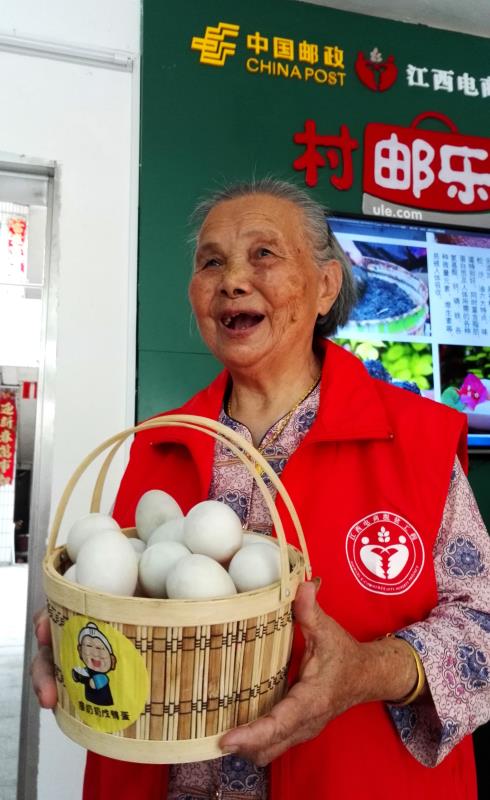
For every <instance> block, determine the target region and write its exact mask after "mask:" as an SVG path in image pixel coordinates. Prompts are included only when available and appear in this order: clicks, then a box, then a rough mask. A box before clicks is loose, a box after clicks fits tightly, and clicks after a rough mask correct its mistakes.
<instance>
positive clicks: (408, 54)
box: [139, 0, 490, 352]
mask: <svg viewBox="0 0 490 800" xmlns="http://www.w3.org/2000/svg"><path fill="white" fill-rule="evenodd" d="M219 21H225V22H230V23H235V24H238V25H240V37H239V39H237V42H238V48H237V52H236V54H235V55H234V56H231V57H229V58H228V59H227V61H226V63H225V64H224V66H223V67H219V68H218V67H213V66H209V65H205V64H200V63H199V55H200V54H199V52H197V51H195V50H191V48H190V44H191V41H192V38H193V36H202V35H203V33H204V31H205V28H206V26H208V25H217V24H218V22H219ZM143 29H144V44H143V87H142V151H141V160H142V169H141V218H140V223H141V228H140V322H139V346H140V347H141V348H142V349H154V348H155V347H158V348H161V349H166V350H176V351H181V352H185V351H187V350H191V351H196V350H197V351H204V348H203V346H202V344H201V343H200V341H199V338H198V336H197V335H196V334H195V333H190V332H189V326H188V303H187V300H186V289H187V282H188V276H189V269H190V262H191V255H190V252H191V251H190V248H189V246H188V244H187V240H188V237H189V234H190V229H189V226H188V219H189V215H190V213H191V211H192V209H193V207H194V205H195V203H196V201H197V199H198V198H199V197H201V196H202V195H203V193H205V192H207V191H209V190H212V189H213V188H215V187H217V186H218V185H220V184H221V183H222V182H223V181H231V180H236V179H240V178H242V179H243V178H251V177H252V176H254V175H256V176H259V177H260V176H263V175H265V174H267V173H273V174H275V175H277V176H279V177H283V178H287V179H293V180H296V181H298V182H299V183H300V184H304V176H303V173H297V172H295V171H294V170H293V167H292V163H293V161H294V159H295V158H296V157H298V156H299V155H300V154H301V153H302V148H301V147H300V146H298V145H296V144H294V142H293V140H292V136H293V134H294V133H295V132H297V131H302V130H303V125H304V121H305V120H306V119H307V118H313V119H315V120H316V122H317V129H318V131H319V132H321V133H324V134H327V133H328V134H332V135H335V134H338V132H339V126H340V125H341V124H342V123H345V124H347V125H348V127H349V130H350V132H351V135H352V136H355V137H356V138H357V139H358V140H359V143H360V147H359V149H358V150H357V151H355V152H354V154H353V161H354V177H355V180H354V185H353V187H352V189H351V190H350V191H344V192H342V191H338V190H336V189H334V188H333V187H332V185H331V184H330V181H329V173H328V170H327V169H324V170H321V171H320V180H319V183H318V186H317V187H316V188H315V189H313V190H312V193H313V195H314V196H315V197H316V198H317V199H319V200H320V201H321V202H323V203H325V204H326V205H328V206H329V207H331V208H332V209H333V210H335V211H337V212H352V213H359V212H360V210H361V178H362V136H363V130H364V126H365V125H366V123H368V122H386V123H394V124H399V125H402V126H406V125H409V124H410V122H411V121H412V119H413V118H414V117H415V116H416V115H417V114H419V113H420V112H423V111H428V110H437V111H439V112H443V113H445V114H448V115H449V116H450V117H451V118H453V119H454V121H455V122H456V124H457V125H458V126H459V127H460V129H461V130H462V131H464V132H468V133H473V134H477V133H482V132H483V133H485V132H486V131H487V130H488V128H489V127H490V99H488V100H487V102H486V103H485V102H484V101H483V100H482V99H475V98H472V97H466V96H465V95H464V94H463V93H462V92H453V93H452V94H449V93H447V92H444V91H439V92H434V91H432V90H430V91H429V90H427V89H416V88H410V87H408V85H407V81H406V78H405V75H404V71H405V69H406V65H407V63H413V64H416V65H425V66H427V67H428V68H431V67H438V68H444V69H453V70H455V72H466V71H468V70H469V71H470V72H472V73H474V74H476V75H487V74H488V71H489V67H488V57H487V56H488V40H486V39H478V38H476V37H465V36H462V35H459V34H454V33H448V32H444V31H438V30H434V29H430V28H425V27H422V26H414V25H408V24H401V23H396V22H392V21H386V20H380V19H375V18H373V17H367V16H363V15H358V14H349V13H346V12H341V11H334V10H332V9H326V8H320V7H318V6H313V5H308V4H305V3H299V2H289V1H288V0H282V1H279V0H268V1H267V2H266V3H265V2H263V1H262V0H248V2H246V3H244V2H230V1H229V0H180V2H179V3H178V4H173V5H172V6H171V7H169V6H168V4H166V3H162V2H160V0H146V2H145V3H144V21H143ZM255 31H259V32H261V33H262V34H264V35H267V36H269V37H270V38H272V36H274V35H275V36H281V37H285V38H291V39H293V40H294V41H295V43H298V42H299V41H301V40H306V41H311V42H318V43H319V44H322V43H325V44H332V45H338V46H339V47H341V48H342V49H343V50H344V53H345V73H346V76H345V86H344V87H343V88H342V87H340V86H331V87H329V86H326V85H319V84H316V83H314V82H313V81H309V82H307V83H305V82H304V80H302V81H300V80H295V79H285V78H276V77H272V76H267V75H254V74H250V73H249V72H247V71H246V69H245V60H246V58H247V56H250V55H252V56H253V55H254V54H253V53H252V52H251V51H247V50H246V47H245V39H246V34H247V33H254V32H255ZM468 42H471V52H469V48H468ZM374 46H376V47H378V48H379V49H380V50H381V52H382V53H383V54H384V55H385V56H387V55H389V54H391V53H394V54H395V56H396V61H397V64H398V65H399V70H400V73H399V77H398V80H397V82H396V84H395V85H394V86H393V88H392V89H390V90H389V91H387V92H372V91H370V90H368V89H367V88H366V87H365V86H363V85H362V84H361V82H360V81H359V80H358V78H357V77H356V75H355V73H354V68H353V66H354V62H355V59H356V56H357V53H358V51H359V50H362V51H363V52H369V51H370V50H371V49H372V48H373V47H374ZM262 55H263V54H262Z"/></svg>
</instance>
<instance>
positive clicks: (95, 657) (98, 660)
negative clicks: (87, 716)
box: [71, 622, 117, 706]
mask: <svg viewBox="0 0 490 800" xmlns="http://www.w3.org/2000/svg"><path fill="white" fill-rule="evenodd" d="M78 653H79V655H80V658H81V660H82V661H83V663H84V666H83V667H75V668H74V669H72V671H71V674H72V678H73V680H74V681H75V682H76V683H83V685H84V686H85V699H86V700H88V701H89V702H91V703H95V704H96V705H98V706H112V705H114V701H113V699H112V694H111V690H110V686H109V678H108V675H107V673H108V672H111V671H112V670H113V669H115V667H116V663H117V660H116V656H115V655H114V653H113V651H112V647H111V644H110V642H109V639H108V638H107V637H106V636H104V634H103V633H101V631H99V629H98V627H97V625H96V624H95V622H89V623H88V625H86V627H85V628H82V630H81V631H80V633H79V634H78Z"/></svg>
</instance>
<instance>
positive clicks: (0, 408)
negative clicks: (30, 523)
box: [0, 390, 17, 486]
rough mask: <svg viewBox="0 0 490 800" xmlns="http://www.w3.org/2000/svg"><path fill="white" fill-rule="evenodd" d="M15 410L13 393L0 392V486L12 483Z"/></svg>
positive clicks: (15, 427)
mask: <svg viewBox="0 0 490 800" xmlns="http://www.w3.org/2000/svg"><path fill="white" fill-rule="evenodd" d="M16 429H17V408H16V406H15V395H14V393H13V392H9V391H7V390H6V391H3V392H0V486H5V485H7V484H10V483H12V481H13V478H14V464H15V437H16Z"/></svg>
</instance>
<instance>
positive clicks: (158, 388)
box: [138, 350, 222, 421]
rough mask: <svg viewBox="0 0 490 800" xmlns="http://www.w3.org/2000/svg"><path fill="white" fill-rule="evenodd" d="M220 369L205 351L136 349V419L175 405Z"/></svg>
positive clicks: (194, 391) (179, 403) (145, 417)
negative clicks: (166, 351) (139, 350)
mask: <svg viewBox="0 0 490 800" xmlns="http://www.w3.org/2000/svg"><path fill="white" fill-rule="evenodd" d="M221 369H222V367H221V365H220V364H219V363H218V362H217V361H216V360H215V359H214V358H213V356H211V355H209V353H165V352H157V351H155V350H143V351H141V352H140V356H139V365H138V376H139V380H138V383H139V387H140V393H141V397H140V402H139V404H138V421H141V420H143V419H147V418H148V417H152V416H154V415H155V414H158V413H160V412H161V411H168V410H169V409H171V408H177V407H178V406H180V405H181V404H182V403H184V402H185V400H187V399H188V398H189V397H191V396H192V395H193V394H195V393H196V392H197V391H199V389H202V388H203V387H204V386H206V385H207V384H208V383H209V382H210V381H212V379H213V378H214V377H215V376H216V375H217V374H218V372H220V370H221Z"/></svg>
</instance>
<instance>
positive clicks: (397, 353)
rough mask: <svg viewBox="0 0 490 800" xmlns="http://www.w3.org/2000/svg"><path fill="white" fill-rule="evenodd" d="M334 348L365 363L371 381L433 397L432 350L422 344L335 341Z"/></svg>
mask: <svg viewBox="0 0 490 800" xmlns="http://www.w3.org/2000/svg"><path fill="white" fill-rule="evenodd" d="M335 341H336V342H337V344H340V345H342V347H344V348H345V349H346V350H349V351H350V352H351V353H354V355H356V356H357V357H358V358H359V359H360V360H361V361H363V362H364V365H365V366H366V369H367V370H368V372H369V374H370V375H371V376H372V377H373V378H378V379H379V380H383V381H387V382H388V383H393V384H395V385H396V386H400V387H401V388H403V389H408V390H409V391H413V392H416V393H417V394H424V396H425V397H432V396H433V391H432V390H433V386H434V381H433V366H432V350H431V346H430V345H429V344H425V343H423V342H386V341H382V340H372V341H369V342H364V341H359V340H358V339H343V338H341V339H336V340H335Z"/></svg>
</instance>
